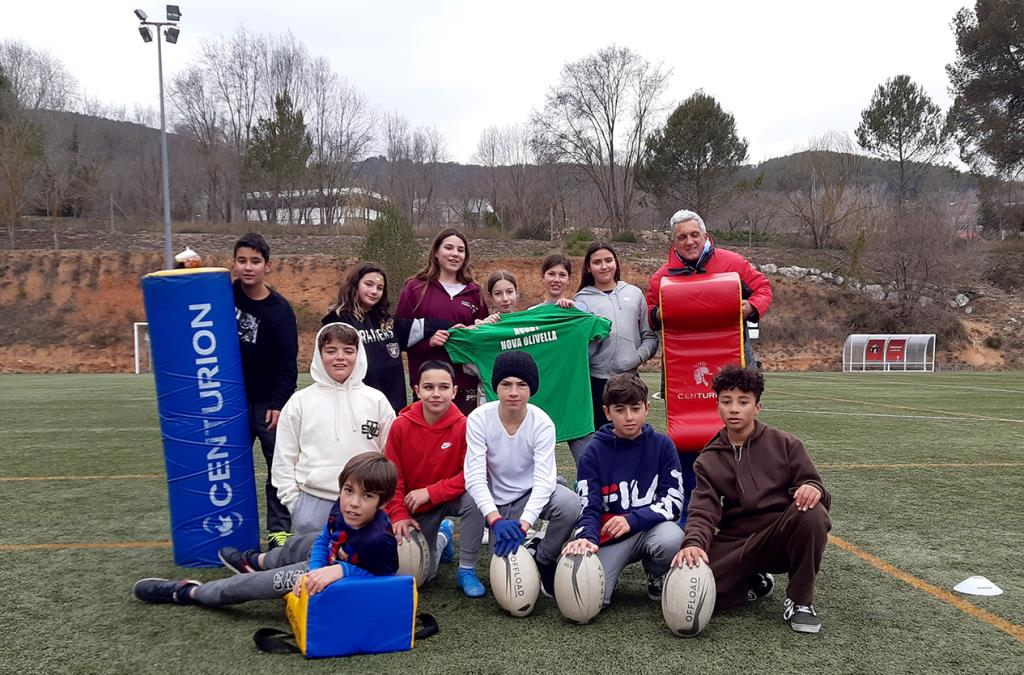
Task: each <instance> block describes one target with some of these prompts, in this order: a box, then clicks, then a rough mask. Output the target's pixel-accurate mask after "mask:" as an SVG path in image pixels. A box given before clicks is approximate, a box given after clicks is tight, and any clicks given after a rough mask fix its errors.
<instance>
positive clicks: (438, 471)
mask: <svg viewBox="0 0 1024 675" xmlns="http://www.w3.org/2000/svg"><path fill="white" fill-rule="evenodd" d="M413 390H414V391H415V392H416V396H417V397H418V398H419V400H418V401H417V402H415V403H413V404H412V405H410V406H408V407H406V408H404V409H403V410H402V412H401V413H399V415H398V419H396V420H395V422H394V424H392V425H391V431H390V432H389V433H388V443H387V445H386V446H385V447H384V456H385V457H387V458H388V459H390V460H391V462H392V463H393V464H394V465H395V467H396V468H397V469H398V488H397V489H396V490H395V496H394V497H392V498H391V501H390V502H389V503H388V505H387V507H386V511H387V513H388V516H390V518H391V522H392V523H393V525H392V527H393V528H394V532H395V536H396V537H398V538H400V539H401V538H404V539H409V537H410V530H420V531H421V532H422V533H423V536H424V537H425V538H426V540H427V544H428V545H429V546H430V571H429V573H428V575H427V580H428V581H429V580H430V579H433V578H434V576H435V575H436V574H437V564H438V562H439V561H441V562H448V561H450V560H451V558H452V555H453V548H454V547H453V541H452V539H453V535H454V533H453V531H452V530H453V527H452V521H451V520H448V519H447V516H461V517H462V518H463V521H462V522H463V525H462V537H461V542H462V543H461V546H460V551H459V565H460V568H459V574H458V581H459V586H460V587H461V588H462V592H463V593H465V594H466V595H468V596H469V597H471V598H479V597H481V596H483V595H485V594H486V593H487V591H486V590H485V589H484V587H483V584H481V583H480V580H479V579H478V578H477V576H476V563H477V557H478V555H479V551H480V537H482V536H483V523H482V522H481V521H480V519H479V517H477V518H475V522H476V526H475V530H474V531H473V532H468V531H467V530H466V520H465V519H466V517H467V516H472V514H473V512H474V511H476V504H475V503H474V502H473V498H472V497H470V496H469V495H468V494H466V481H465V480H464V479H463V474H462V465H463V462H464V460H465V458H466V416H465V415H463V414H462V411H461V410H459V408H458V406H454V405H452V400H454V398H455V394H456V393H457V392H458V387H456V386H455V372H454V370H452V367H451V365H450V364H449V363H447V362H445V361H427V362H426V363H424V364H423V365H422V366H420V371H419V377H418V379H417V383H416V384H414V385H413ZM470 520H474V519H472V518H470ZM438 529H440V530H441V534H440V536H439V535H438ZM470 541H475V542H476V544H475V545H473V546H469V545H468V544H469V542H470Z"/></svg>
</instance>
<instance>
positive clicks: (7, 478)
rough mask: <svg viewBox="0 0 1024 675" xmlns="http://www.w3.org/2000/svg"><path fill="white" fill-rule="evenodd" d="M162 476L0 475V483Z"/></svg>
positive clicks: (130, 478) (127, 474) (144, 474)
mask: <svg viewBox="0 0 1024 675" xmlns="http://www.w3.org/2000/svg"><path fill="white" fill-rule="evenodd" d="M138 478H163V475H161V474H159V473H125V474H121V475H115V476H0V483H22V482H27V481H36V480H133V479H138Z"/></svg>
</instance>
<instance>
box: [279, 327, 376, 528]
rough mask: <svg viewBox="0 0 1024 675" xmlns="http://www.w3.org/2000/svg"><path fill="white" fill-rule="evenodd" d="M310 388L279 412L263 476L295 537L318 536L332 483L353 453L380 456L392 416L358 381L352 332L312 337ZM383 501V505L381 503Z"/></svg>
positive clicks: (363, 364) (324, 331) (360, 354)
mask: <svg viewBox="0 0 1024 675" xmlns="http://www.w3.org/2000/svg"><path fill="white" fill-rule="evenodd" d="M315 346H316V351H315V352H314V353H313V361H312V364H311V365H310V367H309V374H310V375H311V376H312V377H313V384H311V385H309V386H308V387H305V388H303V389H302V390H301V391H298V392H296V393H295V394H293V395H292V397H291V398H290V399H288V403H286V404H285V406H284V408H283V409H282V410H281V417H280V418H279V420H278V426H277V448H276V449H275V452H274V463H273V465H272V466H271V470H270V473H271V478H272V480H273V483H274V487H276V488H277V496H278V497H279V498H280V499H281V503H282V504H284V505H285V507H287V509H288V511H289V512H290V513H291V522H292V531H293V532H295V533H296V534H305V533H307V532H319V531H320V530H321V528H323V526H324V523H325V522H326V521H327V515H328V514H329V513H330V511H331V508H332V505H333V504H334V501H335V495H337V492H336V488H337V486H336V485H335V484H334V482H335V479H336V477H337V475H338V472H340V471H341V470H342V469H343V468H345V462H347V461H348V460H349V458H351V457H355V456H356V455H358V454H359V453H361V452H372V451H376V452H381V453H382V452H384V445H385V443H386V442H387V438H388V430H389V429H390V428H391V423H392V422H393V421H394V419H395V411H394V409H393V408H392V407H391V403H390V402H389V401H388V399H387V397H386V396H385V395H384V394H382V393H381V392H379V391H377V390H376V389H374V388H373V387H368V386H366V384H364V383H363V376H364V375H366V368H367V361H366V348H365V347H364V346H363V344H362V341H360V339H359V333H357V332H356V329H355V328H353V327H352V326H350V325H348V324H346V323H330V324H327V325H326V326H323V327H322V328H321V329H320V331H319V332H318V333H317V335H316V342H315ZM385 503H386V502H385Z"/></svg>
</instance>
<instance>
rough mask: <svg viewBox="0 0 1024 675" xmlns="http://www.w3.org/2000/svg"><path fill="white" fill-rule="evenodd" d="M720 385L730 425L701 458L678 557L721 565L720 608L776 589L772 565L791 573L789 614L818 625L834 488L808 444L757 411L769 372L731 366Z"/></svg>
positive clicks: (804, 627)
mask: <svg viewBox="0 0 1024 675" xmlns="http://www.w3.org/2000/svg"><path fill="white" fill-rule="evenodd" d="M713 388H714V390H715V393H716V394H718V414H719V416H721V418H722V421H723V422H724V423H725V427H724V428H723V429H722V430H721V431H720V432H718V435H717V436H715V437H714V438H713V439H711V441H709V442H708V444H707V445H706V446H705V447H704V449H703V450H702V451H701V453H700V455H699V456H698V457H697V461H696V463H695V464H694V470H695V472H696V474H697V487H696V489H695V490H694V492H693V496H692V497H691V499H690V507H689V514H688V516H689V517H688V520H687V522H686V533H685V536H684V538H683V548H682V550H681V551H679V553H678V554H677V555H676V557H675V558H674V559H673V561H672V564H673V565H676V566H679V567H681V566H682V565H684V564H685V565H687V566H688V567H694V566H696V565H700V563H701V561H703V562H705V563H707V564H709V565H710V566H711V570H712V571H713V572H714V574H715V585H716V587H717V590H718V596H717V599H716V600H715V610H716V611H717V610H720V609H727V608H729V607H734V606H736V605H739V604H742V603H744V602H747V601H748V600H756V599H758V598H761V597H764V596H767V595H768V594H770V593H771V592H772V589H773V588H774V586H775V581H774V579H773V578H772V576H771V574H770V573H771V572H776V573H778V572H785V573H788V574H789V586H788V587H787V589H786V596H787V597H786V601H785V604H784V607H783V614H782V618H783V620H785V621H788V622H789V625H790V627H792V629H793V630H795V631H799V632H802V633H817V632H818V631H819V630H820V629H821V620H820V619H819V618H818V616H817V614H816V613H815V611H814V581H815V577H816V576H817V574H818V569H819V568H820V567H821V554H822V552H823V551H824V549H825V544H826V542H827V539H828V537H827V535H828V531H829V530H830V529H831V528H832V524H831V523H830V522H829V519H828V509H829V508H830V505H831V501H832V499H831V496H830V495H829V493H828V492H827V491H826V490H825V486H824V485H823V484H822V482H821V476H820V475H819V474H818V470H817V469H816V468H815V467H814V463H813V462H812V461H811V458H810V457H809V456H808V455H807V451H806V450H804V446H803V443H801V442H800V440H799V439H797V438H796V437H795V436H793V435H792V434H788V433H786V432H784V431H780V430H778V429H773V428H771V427H768V426H765V425H764V424H761V423H760V422H758V421H757V420H756V419H755V418H756V417H757V414H758V413H759V412H761V403H760V401H761V394H762V392H763V391H764V377H763V376H762V375H761V373H759V372H757V371H755V370H750V369H744V368H740V367H739V366H726V367H725V368H723V369H722V370H721V371H720V372H719V373H718V375H716V376H715V379H714V383H713ZM716 528H717V532H716Z"/></svg>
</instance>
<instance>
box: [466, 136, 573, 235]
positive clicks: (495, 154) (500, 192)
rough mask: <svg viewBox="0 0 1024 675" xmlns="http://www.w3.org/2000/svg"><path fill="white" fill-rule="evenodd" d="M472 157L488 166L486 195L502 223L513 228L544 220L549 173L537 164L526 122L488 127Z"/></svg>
mask: <svg viewBox="0 0 1024 675" xmlns="http://www.w3.org/2000/svg"><path fill="white" fill-rule="evenodd" d="M474 158H475V160H476V161H477V162H479V163H480V164H481V165H483V166H484V167H486V169H487V194H488V196H489V199H490V202H491V206H492V207H493V208H494V210H495V213H496V215H497V217H498V220H499V222H500V223H501V227H502V231H503V232H504V228H505V225H506V224H507V225H508V226H509V227H511V228H513V229H521V228H523V227H529V226H535V225H537V224H538V222H541V221H546V220H547V218H548V215H549V211H550V209H551V207H552V206H553V204H554V201H555V200H554V199H553V198H552V187H553V186H552V184H551V183H549V182H548V181H546V180H545V178H544V177H543V176H544V175H546V174H550V173H551V171H550V168H551V167H550V165H549V167H548V169H547V170H545V169H544V168H542V167H541V166H540V164H539V160H538V157H537V156H536V153H535V152H534V144H533V139H532V136H531V133H530V129H529V127H528V126H526V125H512V126H507V127H503V128H498V127H489V128H487V129H485V130H484V131H483V133H481V135H480V141H479V142H478V143H477V151H476V154H475V155H474Z"/></svg>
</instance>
